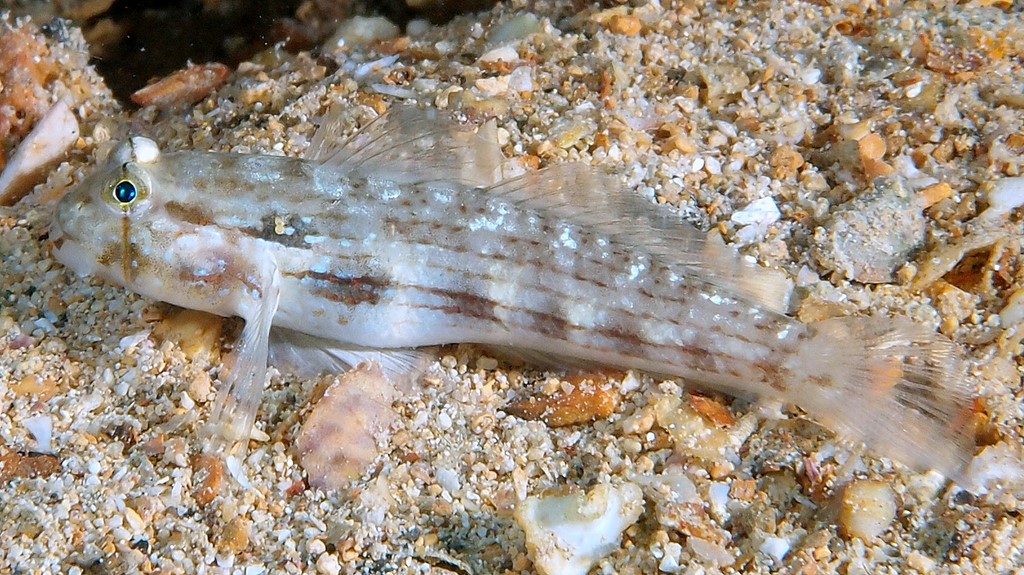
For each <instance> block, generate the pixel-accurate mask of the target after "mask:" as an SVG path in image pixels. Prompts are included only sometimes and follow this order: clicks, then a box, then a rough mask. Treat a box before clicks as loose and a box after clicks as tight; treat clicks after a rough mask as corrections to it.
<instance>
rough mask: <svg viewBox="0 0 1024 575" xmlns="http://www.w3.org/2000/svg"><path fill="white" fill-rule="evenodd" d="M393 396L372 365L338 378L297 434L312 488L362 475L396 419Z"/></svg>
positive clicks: (340, 484) (345, 482) (339, 484)
mask: <svg viewBox="0 0 1024 575" xmlns="http://www.w3.org/2000/svg"><path fill="white" fill-rule="evenodd" d="M397 396H398V392H397V391H396V390H395V388H394V386H393V385H392V384H391V382H390V381H388V378H387V377H386V376H385V375H384V372H383V371H382V370H381V368H380V366H379V365H377V364H376V363H369V362H368V363H363V364H360V365H359V366H358V367H356V368H355V369H353V370H352V371H349V372H347V373H345V374H344V375H342V376H340V377H338V378H337V380H336V381H335V382H334V383H333V384H332V385H331V386H330V387H329V388H328V389H327V391H326V392H325V393H324V396H323V398H321V399H320V401H318V402H317V404H316V406H315V407H314V408H313V410H312V411H310V413H309V416H308V417H307V419H306V422H305V423H304V424H303V425H302V430H301V431H300V433H299V438H298V451H299V459H300V462H301V464H302V468H303V469H305V470H306V473H307V474H308V476H309V485H310V486H311V487H316V488H319V489H338V488H341V487H344V486H346V485H348V483H349V482H350V481H351V480H353V479H356V478H358V477H359V476H361V475H362V474H363V473H365V472H366V470H367V469H368V468H369V466H370V464H372V463H373V461H374V460H375V459H376V458H377V456H378V455H379V454H380V449H379V447H378V441H380V440H382V439H384V437H383V436H384V435H385V433H386V432H387V431H388V430H389V429H390V428H391V427H392V424H393V423H394V422H395V421H396V419H397V417H398V416H397V414H396V413H395V411H394V409H393V408H392V406H391V404H392V402H393V401H394V400H395V399H396V398H397Z"/></svg>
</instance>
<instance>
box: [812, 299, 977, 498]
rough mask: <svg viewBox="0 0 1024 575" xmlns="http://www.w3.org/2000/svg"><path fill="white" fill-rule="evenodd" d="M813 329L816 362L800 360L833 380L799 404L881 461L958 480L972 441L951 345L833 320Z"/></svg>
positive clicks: (897, 323) (863, 321) (919, 334)
mask: <svg viewBox="0 0 1024 575" xmlns="http://www.w3.org/2000/svg"><path fill="white" fill-rule="evenodd" d="M813 327H814V329H815V332H816V335H815V338H814V339H812V340H811V342H810V343H811V344H812V345H810V346H808V347H809V348H810V353H812V354H814V355H813V356H805V357H808V358H809V360H810V361H813V362H815V363H816V364H817V366H818V367H820V368H821V372H822V373H826V374H829V375H830V376H831V377H829V378H828V380H829V381H830V382H833V383H832V385H833V386H834V388H833V389H830V390H829V391H830V392H831V393H815V394H808V395H813V396H814V397H807V396H804V397H801V401H799V404H800V405H801V406H802V407H805V409H808V411H810V412H812V415H814V416H816V417H817V418H818V419H819V420H821V421H822V423H824V424H826V425H828V426H829V427H831V428H833V429H835V430H836V431H838V432H840V433H842V434H844V435H847V436H848V437H850V438H851V439H857V440H861V441H863V442H865V443H866V444H867V445H868V447H869V448H872V449H874V450H875V451H877V452H878V453H879V454H881V455H885V456H888V457H892V458H893V459H896V460H899V461H900V462H902V463H905V464H907V465H909V466H911V467H914V468H916V469H918V470H922V471H923V470H925V469H936V470H938V471H941V472H942V473H944V474H945V475H946V476H949V477H953V478H956V477H957V476H958V475H959V474H960V472H961V471H962V470H963V469H964V467H965V466H966V464H967V462H968V461H969V459H970V457H971V455H972V453H973V448H974V438H973V428H972V418H971V415H972V408H973V401H972V399H971V390H970V389H969V387H968V385H967V381H966V373H965V370H964V368H963V364H962V362H961V361H960V359H959V357H960V355H959V352H958V350H957V348H956V346H955V345H954V344H953V342H951V341H949V340H948V339H945V338H943V337H942V336H940V335H937V334H935V333H934V332H932V331H930V330H928V329H926V328H924V327H923V326H919V325H916V324H914V323H911V322H909V321H906V320H893V319H888V318H839V319H833V320H827V321H823V322H819V323H816V324H814V325H813ZM818 362H820V363H818ZM812 373H813V371H812Z"/></svg>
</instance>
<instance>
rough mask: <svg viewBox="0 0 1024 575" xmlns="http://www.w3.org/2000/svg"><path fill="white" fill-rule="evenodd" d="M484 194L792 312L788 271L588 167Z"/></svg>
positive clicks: (568, 166) (553, 169) (527, 178)
mask: <svg viewBox="0 0 1024 575" xmlns="http://www.w3.org/2000/svg"><path fill="white" fill-rule="evenodd" d="M486 193H488V194H490V195H492V196H494V197H500V198H502V199H505V200H507V201H509V202H512V203H514V204H516V205H517V206H519V207H520V208H522V209H530V210H536V211H542V212H545V213H550V214H554V215H556V216H557V217H559V218H562V219H565V220H568V221H571V222H574V223H577V224H579V225H581V226H586V227H589V228H591V229H594V230H596V231H599V232H603V233H605V234H608V235H609V236H610V237H611V238H612V239H613V240H617V241H621V242H622V243H623V244H628V245H634V246H638V247H641V248H643V249H645V250H647V251H648V252H649V253H651V254H652V255H654V256H657V257H659V258H660V259H661V261H662V262H663V263H665V264H666V265H669V266H673V267H674V268H675V269H676V271H677V273H681V274H683V275H686V276H689V277H691V278H693V279H694V280H695V281H701V282H705V283H707V284H710V285H712V286H715V287H717V288H720V289H723V290H725V291H728V292H729V293H730V295H734V296H736V297H740V298H743V299H746V300H748V301H751V302H753V303H756V304H758V305H760V306H762V307H764V308H765V309H768V310H772V311H775V312H778V313H786V311H787V310H788V304H789V295H790V292H791V291H792V285H791V283H790V281H789V279H788V278H787V277H786V276H785V275H784V274H783V273H781V272H774V271H770V270H767V269H765V268H762V267H760V266H758V265H757V264H755V263H753V262H750V261H747V260H746V259H745V258H743V257H742V256H740V255H739V254H738V253H737V252H736V251H735V250H734V249H732V248H730V247H728V246H726V245H725V243H724V242H722V241H721V238H717V239H716V238H715V237H711V238H709V237H708V235H706V234H704V233H703V232H701V231H700V230H698V229H697V228H695V227H693V226H692V225H690V224H689V223H687V222H686V221H684V220H683V219H681V218H680V217H679V216H678V215H677V214H674V213H672V212H671V211H669V210H668V209H666V208H657V207H655V206H654V205H652V204H651V202H650V201H648V200H645V199H644V198H642V197H640V196H639V195H638V194H635V193H632V192H630V191H628V190H625V189H623V186H622V183H621V182H620V181H619V180H618V178H615V177H613V176H611V175H608V174H603V173H600V172H598V171H596V170H595V169H594V168H592V167H590V166H587V165H586V164H580V163H565V164H556V165H553V166H549V167H547V168H544V169H542V170H538V171H536V172H531V173H528V174H526V175H523V176H520V177H517V178H513V179H510V180H507V181H504V182H501V183H499V184H497V185H495V186H492V187H491V188H489V189H488V190H487V192H486Z"/></svg>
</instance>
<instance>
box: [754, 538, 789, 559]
mask: <svg viewBox="0 0 1024 575" xmlns="http://www.w3.org/2000/svg"><path fill="white" fill-rule="evenodd" d="M789 549H790V547H789V542H788V541H786V540H785V539H783V538H781V537H766V538H765V539H764V541H763V542H762V543H761V553H764V554H765V555H767V556H769V557H771V558H772V561H774V562H775V563H776V564H778V563H780V562H781V561H782V560H783V559H785V558H786V555H787V554H788V553H789Z"/></svg>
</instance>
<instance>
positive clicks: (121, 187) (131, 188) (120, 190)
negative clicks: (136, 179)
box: [113, 180, 139, 207]
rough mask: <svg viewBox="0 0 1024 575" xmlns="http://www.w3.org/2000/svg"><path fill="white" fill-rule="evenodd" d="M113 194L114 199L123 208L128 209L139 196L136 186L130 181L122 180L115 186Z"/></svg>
mask: <svg viewBox="0 0 1024 575" xmlns="http://www.w3.org/2000/svg"><path fill="white" fill-rule="evenodd" d="M113 193H114V199H115V200H117V202H118V203H120V204H122V205H123V207H127V205H128V204H131V203H132V202H134V201H135V198H137V197H138V196H139V190H138V189H136V187H135V184H133V183H131V182H130V181H128V180H121V181H120V182H118V183H116V184H114V190H113Z"/></svg>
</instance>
